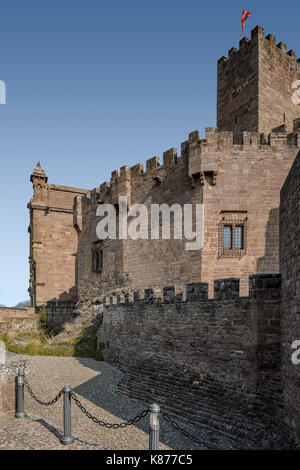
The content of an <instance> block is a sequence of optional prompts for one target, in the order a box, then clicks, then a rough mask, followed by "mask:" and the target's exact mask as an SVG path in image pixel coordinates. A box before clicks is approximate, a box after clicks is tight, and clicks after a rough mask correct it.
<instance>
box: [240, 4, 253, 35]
mask: <svg viewBox="0 0 300 470" xmlns="http://www.w3.org/2000/svg"><path fill="white" fill-rule="evenodd" d="M251 15H252V13H250V11H247V10H243V15H242V19H241V23H242V29H241V34H242V32H243V30H244V24H245V21H246V19H247V18H249V16H251Z"/></svg>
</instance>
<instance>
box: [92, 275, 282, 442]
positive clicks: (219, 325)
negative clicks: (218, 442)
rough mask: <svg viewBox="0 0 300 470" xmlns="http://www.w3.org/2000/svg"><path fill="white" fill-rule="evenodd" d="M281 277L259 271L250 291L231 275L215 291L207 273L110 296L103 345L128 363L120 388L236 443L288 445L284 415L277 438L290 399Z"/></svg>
mask: <svg viewBox="0 0 300 470" xmlns="http://www.w3.org/2000/svg"><path fill="white" fill-rule="evenodd" d="M280 285H281V279H280V275H276V274H274V275H255V276H250V280H249V287H250V294H249V297H240V296H239V280H238V279H224V280H216V281H215V289H214V299H208V297H207V287H208V286H207V284H205V283H190V284H188V285H187V287H186V291H185V292H183V293H177V292H176V291H175V289H174V287H167V288H164V289H163V291H160V292H159V291H158V290H156V292H153V291H152V290H151V289H147V290H146V291H145V292H144V293H143V298H141V296H142V293H139V292H136V293H135V294H134V295H133V296H132V295H131V294H128V295H127V294H126V295H125V296H122V295H117V296H112V297H110V298H105V299H104V313H103V323H102V325H101V327H100V329H99V345H100V344H101V346H102V347H103V356H104V359H105V360H106V361H108V362H110V363H112V364H114V365H116V366H117V367H119V368H120V369H121V370H123V371H124V372H125V377H124V378H123V380H122V381H121V383H120V384H119V390H120V392H121V393H124V394H127V395H130V396H131V397H133V398H136V399H138V400H140V401H141V402H144V403H147V402H148V403H149V402H151V401H157V402H159V403H160V404H161V405H162V408H163V410H164V411H165V412H168V413H171V414H173V415H175V416H177V417H180V418H181V419H183V420H185V421H186V422H188V423H190V424H193V425H195V426H196V427H197V426H198V431H199V432H201V429H202V432H204V431H205V432H206V436H207V435H215V436H216V435H218V436H219V437H222V440H223V441H224V439H225V441H226V442H227V446H228V447H229V448H230V447H231V448H272V446H273V445H277V446H278V445H280V446H281V447H284V446H285V444H284V441H285V437H284V434H282V431H283V429H284V433H286V437H287V436H289V433H288V431H287V429H286V427H285V426H284V425H282V431H279V432H278V433H277V437H276V438H274V439H275V441H276V444H275V441H274V442H271V441H272V437H271V436H272V433H273V432H275V429H276V428H278V423H279V417H278V413H279V411H280V410H281V409H282V406H283V401H282V384H281V378H280V304H281V300H280ZM184 297H185V300H184ZM204 434H205V433H204ZM268 436H269V437H268ZM279 442H280V444H279ZM239 446H240V447H239Z"/></svg>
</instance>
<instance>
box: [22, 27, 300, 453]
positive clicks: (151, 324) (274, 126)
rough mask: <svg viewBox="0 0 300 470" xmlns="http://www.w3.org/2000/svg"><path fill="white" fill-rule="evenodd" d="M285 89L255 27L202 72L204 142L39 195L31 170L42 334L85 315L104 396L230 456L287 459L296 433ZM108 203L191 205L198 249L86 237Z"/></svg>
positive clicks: (299, 262)
mask: <svg viewBox="0 0 300 470" xmlns="http://www.w3.org/2000/svg"><path fill="white" fill-rule="evenodd" d="M296 80H300V59H298V60H297V56H296V53H295V52H294V51H293V50H291V51H289V52H287V50H286V46H285V44H283V43H281V42H280V43H278V44H276V39H275V37H274V36H272V35H268V36H267V37H265V35H264V30H263V28H262V27H260V26H257V27H256V28H254V29H253V30H252V32H251V40H249V39H247V38H243V39H242V40H241V41H240V47H239V50H237V49H235V48H232V49H231V50H230V51H229V53H228V58H225V57H222V58H221V59H220V60H219V61H218V95H217V126H218V127H217V128H207V129H206V132H205V139H200V138H199V133H198V131H194V132H192V133H190V135H189V137H188V140H186V141H185V142H183V143H182V144H181V152H180V155H178V152H177V150H176V149H175V148H172V149H170V150H167V151H166V152H164V154H163V162H162V164H160V161H159V158H158V157H156V156H154V157H153V158H150V159H149V160H147V162H146V169H145V171H144V168H143V165H141V164H137V165H135V166H133V167H131V168H130V167H128V166H123V167H121V169H120V171H117V170H115V171H113V172H112V175H111V180H110V182H105V183H103V184H101V185H100V187H99V188H96V189H93V190H86V189H78V188H71V187H66V186H58V185H55V184H49V183H48V178H47V176H46V173H45V172H44V170H43V169H42V168H41V166H40V164H38V166H37V168H36V169H35V170H34V171H33V174H32V175H31V182H32V183H33V188H34V196H33V198H32V199H31V201H30V203H29V205H28V207H29V210H30V227H29V232H30V288H29V292H30V296H31V300H32V306H33V307H37V308H39V307H41V306H45V305H46V306H47V312H48V319H49V321H50V324H51V325H52V326H56V325H61V324H62V323H63V322H65V321H67V320H69V319H70V318H72V317H73V312H74V311H76V310H77V311H78V309H79V308H81V307H82V306H84V308H86V309H89V308H91V309H93V308H94V309H95V310H97V309H98V307H99V306H101V311H102V312H103V323H102V326H101V328H100V329H99V345H101V347H102V348H103V355H104V358H105V360H107V361H109V362H111V363H113V364H115V365H117V366H118V367H119V368H121V369H122V370H123V371H124V372H125V376H124V379H123V380H122V383H120V386H119V389H120V392H121V393H127V394H128V393H129V394H130V395H131V396H134V397H135V398H137V399H138V400H145V399H147V400H148V401H149V400H157V401H158V402H160V403H161V404H163V405H164V406H165V409H168V410H169V411H170V412H174V413H175V414H176V411H174V410H175V409H177V413H179V416H180V417H182V418H184V419H186V420H187V421H189V422H195V421H197V422H198V423H199V422H200V423H201V426H202V429H203V430H206V431H207V432H208V433H209V432H211V431H212V430H218V432H219V433H220V434H221V435H222V436H223V438H224V439H225V440H226V439H227V438H228V447H230V446H232V447H233V448H234V446H237V447H238V448H244V447H250V448H256V447H260V448H274V446H275V448H287V447H289V445H290V441H289V437H288V436H290V430H292V431H293V432H292V434H293V436H294V437H295V439H296V440H297V438H299V435H300V413H299V409H300V394H299V392H298V389H299V383H300V365H299V366H296V365H295V364H293V363H292V361H291V354H292V346H291V345H292V343H293V341H294V340H298V339H299V340H300V322H299V318H298V317H299V313H300V210H299V209H300V203H299V201H300V151H299V149H300V105H296V104H294V103H293V101H292V93H293V91H294V90H293V88H292V85H293V83H294V82H295V81H296ZM119 196H127V200H128V205H131V204H135V203H143V204H145V205H146V206H147V207H149V206H150V204H154V203H156V204H163V203H167V204H169V205H170V206H171V205H172V204H175V203H177V204H178V203H179V204H181V205H183V204H187V203H189V204H196V203H198V204H200V203H201V204H203V205H204V232H203V247H202V249H201V250H196V251H187V250H186V249H185V241H186V240H177V239H171V240H165V239H159V240H151V239H148V240H142V239H138V240H131V239H124V240H122V239H115V240H103V241H100V240H99V239H98V238H97V236H96V231H95V227H96V223H97V218H96V209H97V207H98V206H99V205H100V204H103V203H110V204H113V205H114V206H115V208H116V211H117V212H118V210H119V207H118V204H119ZM149 225H150V224H149ZM278 273H280V274H278ZM280 413H281V414H280ZM262 423H263V424H262ZM263 426H265V427H267V428H268V433H269V437H268V436H265V435H264V433H265V428H264V427H263ZM232 427H233V429H232ZM272 433H273V434H272ZM230 435H231V436H230ZM232 435H234V440H235V443H234V444H233V441H232ZM273 435H274V436H275V435H276V437H274V436H273ZM272 436H273V437H274V439H273V438H272ZM272 439H273V441H272ZM239 446H240V447H239Z"/></svg>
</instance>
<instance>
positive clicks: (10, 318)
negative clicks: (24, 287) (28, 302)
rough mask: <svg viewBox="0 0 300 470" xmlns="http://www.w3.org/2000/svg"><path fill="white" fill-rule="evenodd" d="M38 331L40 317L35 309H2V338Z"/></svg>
mask: <svg viewBox="0 0 300 470" xmlns="http://www.w3.org/2000/svg"><path fill="white" fill-rule="evenodd" d="M37 329H38V317H37V315H36V314H35V309H34V308H33V307H24V308H8V307H1V308H0V337H1V336H2V335H3V334H4V333H9V334H17V333H22V332H25V331H35V330H37Z"/></svg>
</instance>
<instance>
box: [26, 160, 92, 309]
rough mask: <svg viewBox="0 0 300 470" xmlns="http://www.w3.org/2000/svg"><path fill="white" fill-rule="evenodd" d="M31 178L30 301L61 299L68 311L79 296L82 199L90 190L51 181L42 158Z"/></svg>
mask: <svg viewBox="0 0 300 470" xmlns="http://www.w3.org/2000/svg"><path fill="white" fill-rule="evenodd" d="M30 181H31V183H32V185H33V191H34V193H33V197H32V198H31V200H30V202H29V204H28V209H29V211H30V226H29V229H28V231H29V234H30V257H29V263H30V283H29V294H30V297H31V304H32V306H33V307H40V306H42V305H44V306H45V305H46V304H47V302H50V301H54V302H56V303H57V302H62V305H63V306H64V307H63V308H64V309H65V310H64V311H65V313H66V315H68V308H67V307H66V306H67V305H69V304H71V303H72V302H74V301H75V300H76V298H77V288H76V263H77V248H78V232H79V231H80V226H81V223H80V215H81V209H80V202H81V197H82V196H83V195H84V194H86V193H87V192H88V191H87V190H85V189H79V188H72V187H69V186H61V185H56V184H48V177H47V175H46V173H45V171H44V170H43V168H42V167H41V164H40V162H38V164H37V166H36V168H35V169H34V171H33V173H32V174H31V176H30ZM74 209H76V210H75V211H74ZM63 315H64V313H62V316H63ZM66 315H65V316H66Z"/></svg>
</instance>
